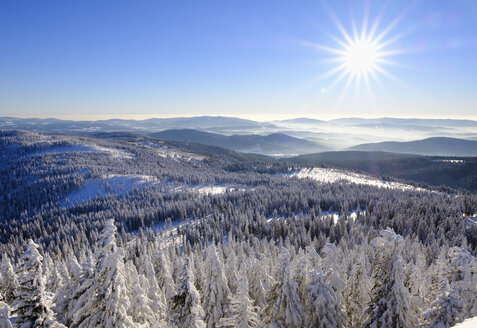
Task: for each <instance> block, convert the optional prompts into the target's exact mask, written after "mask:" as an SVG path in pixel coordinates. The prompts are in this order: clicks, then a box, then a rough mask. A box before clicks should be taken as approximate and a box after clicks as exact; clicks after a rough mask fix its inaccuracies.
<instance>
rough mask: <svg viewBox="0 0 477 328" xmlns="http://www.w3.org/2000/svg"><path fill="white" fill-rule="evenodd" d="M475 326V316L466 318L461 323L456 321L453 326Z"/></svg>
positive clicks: (476, 322)
mask: <svg viewBox="0 0 477 328" xmlns="http://www.w3.org/2000/svg"><path fill="white" fill-rule="evenodd" d="M475 327H477V317H473V318H470V319H466V320H464V321H463V322H461V323H458V324H457V325H455V326H454V327H453V328H475Z"/></svg>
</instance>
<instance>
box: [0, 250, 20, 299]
mask: <svg viewBox="0 0 477 328" xmlns="http://www.w3.org/2000/svg"><path fill="white" fill-rule="evenodd" d="M17 287H18V280H17V276H16V274H15V271H14V270H13V266H12V264H11V262H10V259H9V258H8V257H7V256H6V255H4V256H3V259H2V263H1V264H0V294H1V295H2V296H3V297H2V299H0V300H3V301H4V302H5V303H7V304H12V302H13V300H14V299H15V290H16V289H17Z"/></svg>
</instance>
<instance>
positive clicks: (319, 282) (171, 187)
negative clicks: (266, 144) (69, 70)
mask: <svg viewBox="0 0 477 328" xmlns="http://www.w3.org/2000/svg"><path fill="white" fill-rule="evenodd" d="M300 169H302V168H301V167H297V166H293V165H292V164H289V163H287V162H286V161H274V160H272V159H269V158H266V157H262V156H257V155H245V154H240V153H234V152H231V151H227V150H223V149H220V148H214V147H207V146H199V145H194V144H188V143H174V142H161V141H158V140H154V139H151V138H147V137H138V136H135V135H131V136H127V135H106V136H104V135H101V136H98V137H96V138H93V137H86V136H71V135H58V134H40V133H33V132H22V131H3V132H0V173H1V174H0V257H1V263H0V327H64V326H66V327H451V326H453V325H455V324H457V323H459V322H462V321H464V320H465V319H467V318H471V317H474V316H477V258H476V253H477V223H476V221H477V218H476V216H477V215H476V213H477V195H476V194H475V193H469V192H465V191H457V190H451V191H446V192H444V191H442V190H430V189H425V188H412V186H410V185H406V186H407V187H406V188H381V187H380V186H379V184H376V183H374V181H376V177H370V181H373V183H361V182H360V181H362V180H359V181H354V182H353V180H352V179H351V180H349V179H348V180H347V179H341V180H334V181H328V180H326V179H321V180H320V179H311V178H308V177H306V176H305V177H301V176H298V175H297V174H294V172H300V171H299V170H300ZM315 172H318V173H316V174H321V173H320V172H324V170H322V171H319V170H317V171H315ZM360 179H365V177H364V176H361V175H360ZM399 183H400V184H397V185H398V186H401V184H404V183H405V182H402V181H401V182H399Z"/></svg>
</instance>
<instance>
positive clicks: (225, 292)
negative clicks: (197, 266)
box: [202, 245, 230, 328]
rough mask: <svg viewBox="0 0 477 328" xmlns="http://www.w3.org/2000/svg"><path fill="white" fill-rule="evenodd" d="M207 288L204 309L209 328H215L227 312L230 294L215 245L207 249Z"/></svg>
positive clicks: (204, 296) (204, 292) (204, 289)
mask: <svg viewBox="0 0 477 328" xmlns="http://www.w3.org/2000/svg"><path fill="white" fill-rule="evenodd" d="M204 274H205V286H204V287H203V291H202V300H203V301H202V307H203V309H204V311H205V322H206V324H207V328H213V327H215V326H216V325H217V324H218V323H219V320H220V318H222V317H224V315H225V313H226V311H227V302H228V297H229V294H230V291H229V288H228V286H227V280H226V278H225V273H224V266H223V264H222V262H221V261H220V259H219V256H218V254H217V250H216V248H215V245H210V246H209V247H208V248H207V257H206V260H205V272H204Z"/></svg>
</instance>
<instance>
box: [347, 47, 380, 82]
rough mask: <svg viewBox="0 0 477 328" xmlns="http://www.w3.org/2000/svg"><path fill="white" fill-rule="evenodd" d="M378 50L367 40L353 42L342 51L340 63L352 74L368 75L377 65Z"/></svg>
mask: <svg viewBox="0 0 477 328" xmlns="http://www.w3.org/2000/svg"><path fill="white" fill-rule="evenodd" d="M378 55H379V52H378V48H377V47H376V46H375V45H374V43H373V42H371V41H369V40H354V41H353V42H351V43H350V44H348V45H347V46H346V47H345V49H344V54H343V56H342V58H341V59H342V61H343V62H344V64H345V65H346V69H347V70H348V71H349V72H350V73H352V74H358V75H361V74H369V73H371V71H373V70H374V69H375V67H376V65H377V64H378Z"/></svg>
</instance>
